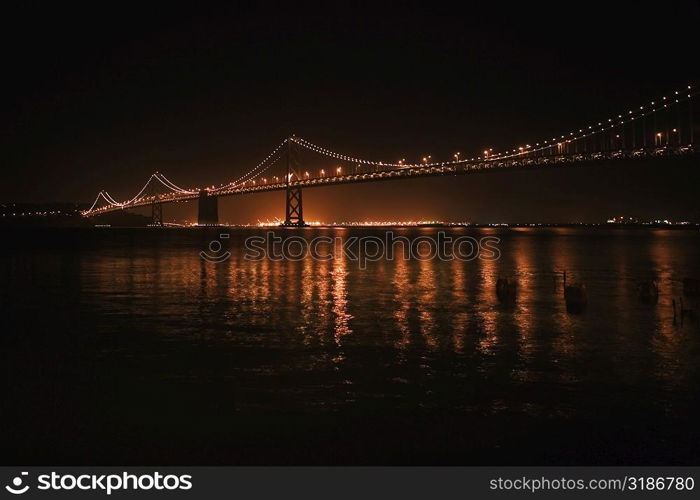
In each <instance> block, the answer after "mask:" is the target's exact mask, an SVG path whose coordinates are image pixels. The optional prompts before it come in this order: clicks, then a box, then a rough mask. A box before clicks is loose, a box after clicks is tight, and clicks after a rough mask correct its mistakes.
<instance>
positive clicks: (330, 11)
mask: <svg viewBox="0 0 700 500" xmlns="http://www.w3.org/2000/svg"><path fill="white" fill-rule="evenodd" d="M75 5H76V6H74V7H67V6H65V5H60V6H52V7H39V6H29V7H21V8H19V7H18V8H14V9H15V10H12V9H13V7H11V8H9V9H10V10H7V9H8V8H7V7H6V8H5V10H6V12H5V14H4V16H3V17H4V22H3V27H2V28H3V29H2V30H0V33H1V34H0V37H2V56H3V57H2V64H3V72H2V73H3V87H4V92H3V93H2V95H3V101H4V102H3V103H2V113H1V115H0V133H1V139H0V146H1V147H2V166H3V168H2V175H3V182H2V183H1V184H0V200H7V201H45V200H70V201H72V200H82V201H92V199H93V198H94V195H95V194H96V193H97V191H98V190H99V189H102V188H106V189H108V190H109V191H110V193H112V194H113V195H114V196H115V197H116V198H118V199H124V198H128V197H130V196H132V195H133V194H134V193H135V191H136V190H137V189H138V188H139V187H140V186H141V185H142V183H143V182H144V180H145V179H146V178H147V177H148V175H150V173H151V172H153V171H155V170H160V171H162V172H164V173H166V174H167V175H168V177H170V178H171V179H172V180H174V181H175V182H177V183H178V184H180V185H183V186H202V185H207V184H213V183H216V184H219V183H222V182H225V181H227V180H231V179H233V178H235V177H236V176H237V175H239V174H240V173H242V172H243V171H245V170H247V169H248V168H250V166H252V165H254V164H255V163H257V162H258V161H259V160H260V159H261V158H262V157H264V156H266V155H267V153H268V152H269V151H270V150H271V148H272V147H274V146H275V145H276V144H277V143H279V141H280V140H281V139H282V138H284V137H286V136H288V135H289V134H290V133H295V134H297V135H299V136H302V137H305V138H307V139H309V140H311V141H312V142H317V143H320V144H324V145H328V146H329V147H331V148H332V149H335V150H339V151H343V152H350V153H353V154H356V155H358V156H361V157H365V158H370V159H377V160H392V161H393V160H397V159H398V158H402V157H405V158H408V159H416V160H417V159H418V158H420V157H421V156H423V155H425V154H431V155H432V156H433V158H435V159H443V158H444V159H449V158H450V156H451V155H452V153H454V152H455V151H461V152H464V153H466V154H468V155H470V156H471V155H476V154H478V152H479V151H481V150H483V149H484V148H485V147H494V148H496V149H502V148H506V147H512V146H515V145H518V144H524V143H528V142H535V141H537V140H539V139H540V138H543V137H549V136H552V135H554V134H560V133H564V132H566V131H568V130H571V129H574V128H579V127H581V126H584V125H587V124H588V123H589V122H594V121H595V122H597V121H599V120H600V119H602V118H606V117H608V116H611V115H613V114H616V113H618V112H624V111H625V110H627V109H630V107H632V106H636V105H639V104H641V103H644V102H646V101H648V100H650V99H652V98H656V97H658V96H660V95H663V94H665V93H668V92H669V91H672V90H675V89H677V88H682V87H684V86H685V85H687V84H689V83H697V81H698V73H699V72H698V68H699V65H698V64H697V56H698V54H697V52H698V51H697V25H698V21H699V20H700V16H699V14H700V6H699V5H700V4H698V3H697V2H688V3H673V2H663V3H656V4H649V5H644V4H641V3H639V2H634V3H629V4H628V5H627V6H617V7H615V6H613V3H612V2H607V3H586V4H580V3H571V4H562V5H561V7H560V8H557V9H552V8H551V7H550V6H549V4H543V5H547V6H546V7H541V8H538V7H533V6H532V5H531V3H527V4H526V6H523V7H520V8H515V7H512V6H510V5H508V4H506V3H500V4H497V5H495V6H494V7H493V8H486V7H480V8H475V7H471V6H467V4H466V3H465V7H464V8H463V9H462V10H455V9H454V8H453V7H448V6H447V5H445V6H442V7H441V6H436V5H433V4H432V3H428V2H423V3H422V4H413V3H405V2H401V3H398V2H397V3H395V4H382V5H380V4H379V3H376V2H375V3H372V4H363V5H365V6H363V7H358V6H357V5H360V4H355V5H354V6H351V4H349V3H348V4H337V5H336V6H328V5H326V4H323V3H318V4H306V5H303V4H301V3H294V4H291V5H293V7H292V6H291V5H284V4H276V3H269V2H267V3H265V4H264V7H261V6H259V4H257V3H251V4H248V5H243V6H238V5H237V6H235V7H231V6H229V7H210V8H204V7H203V6H200V5H199V4H197V11H193V10H191V8H178V7H172V6H165V5H163V6H155V5H154V6H150V7H149V6H147V5H144V4H143V3H141V4H133V5H128V4H125V3H118V4H112V6H111V7H110V6H106V5H103V4H101V3H99V4H92V6H90V7H86V6H82V5H77V4H75ZM256 5H257V6H256ZM694 167H695V164H688V163H685V164H683V165H679V166H672V167H668V168H664V167H659V166H655V165H641V166H638V167H634V166H614V165H612V166H606V167H604V168H603V167H594V168H591V169H589V170H587V171H586V170H583V171H580V170H577V171H572V170H565V171H558V172H551V171H550V172H521V173H513V174H509V175H502V174H493V175H491V174H489V175H483V176H477V177H460V178H449V179H430V180H423V181H401V182H389V183H378V184H374V185H372V184H365V185H357V186H348V187H336V188H327V189H314V190H309V191H307V193H308V194H306V195H305V202H306V204H307V205H306V207H305V209H306V212H307V218H310V219H323V220H326V221H330V220H334V219H335V220H339V219H345V220H359V219H363V218H366V217H373V218H378V219H384V218H409V217H417V218H442V219H452V220H472V221H482V222H485V221H494V220H496V221H504V220H508V221H523V220H528V221H534V220H543V221H568V220H576V219H583V220H594V221H595V220H599V219H600V218H603V217H606V216H608V215H611V214H616V213H618V212H620V211H623V210H624V211H625V213H630V214H636V215H640V216H663V217H674V218H691V219H700V209H699V208H698V206H697V205H698V204H697V203H696V202H695V194H696V193H695V190H696V186H697V184H698V181H699V180H700V176H699V174H698V173H696V172H697V171H698V170H700V169H699V168H694ZM698 167H700V165H698ZM222 208H223V210H222V212H223V213H222V219H223V220H228V221H230V222H251V221H255V219H257V218H265V217H273V216H276V215H282V210H283V195H282V194H281V193H277V194H267V195H262V196H257V195H256V196H246V197H242V198H240V199H235V200H233V199H228V200H226V201H225V202H222ZM168 211H169V212H170V213H169V214H168ZM184 213H185V212H183V210H182V209H177V210H176V209H169V208H168V207H167V206H166V218H175V217H176V216H177V217H180V216H182V214H184Z"/></svg>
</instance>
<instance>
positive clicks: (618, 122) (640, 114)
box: [479, 85, 697, 160]
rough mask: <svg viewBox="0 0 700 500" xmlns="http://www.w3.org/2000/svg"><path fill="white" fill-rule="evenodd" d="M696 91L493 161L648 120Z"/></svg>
mask: <svg viewBox="0 0 700 500" xmlns="http://www.w3.org/2000/svg"><path fill="white" fill-rule="evenodd" d="M694 89H695V87H694V86H692V85H688V86H687V87H686V89H685V92H683V94H681V91H678V90H677V91H675V92H674V93H673V94H672V97H671V98H670V99H669V98H668V97H666V96H664V97H662V98H661V99H660V101H657V100H654V101H651V102H649V103H648V104H645V105H642V106H639V109H637V110H629V111H628V112H627V113H626V114H618V115H617V117H613V118H608V119H607V121H600V122H598V123H597V124H594V125H588V126H586V127H583V128H580V129H579V130H578V132H569V134H568V135H562V136H561V137H560V138H557V137H553V138H552V139H551V141H550V140H549V139H545V140H543V141H541V142H536V143H535V147H534V148H532V146H530V145H529V144H528V145H526V146H525V147H518V148H514V149H512V150H506V151H505V152H503V153H493V156H494V157H497V158H491V159H493V160H495V159H503V158H512V157H514V156H519V155H521V154H523V153H528V154H530V153H534V152H538V151H544V150H546V149H549V148H552V147H555V146H559V145H561V144H564V143H566V144H569V143H572V142H575V141H578V140H581V139H585V138H587V137H591V136H593V135H596V134H599V133H603V132H605V131H606V130H611V129H615V128H617V127H622V126H623V125H625V124H628V123H631V122H633V121H636V120H639V119H642V118H646V117H647V116H649V115H652V114H654V113H656V112H657V111H661V110H662V109H668V107H669V105H673V104H679V103H681V102H685V101H690V99H692V97H693V96H695V95H696V94H697V91H695V90H694ZM599 127H600V128H599ZM577 134H581V135H577ZM479 159H481V158H479Z"/></svg>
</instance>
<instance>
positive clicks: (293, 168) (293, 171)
mask: <svg viewBox="0 0 700 500" xmlns="http://www.w3.org/2000/svg"><path fill="white" fill-rule="evenodd" d="M300 170H301V169H300V165H299V151H298V149H297V143H296V140H295V138H294V136H292V137H290V138H289V139H288V140H287V189H286V203H285V217H284V224H283V225H285V226H292V227H301V226H305V225H306V223H305V222H304V210H303V205H302V199H301V188H300V187H295V186H292V184H291V181H292V179H293V178H294V177H296V178H297V179H301V172H300Z"/></svg>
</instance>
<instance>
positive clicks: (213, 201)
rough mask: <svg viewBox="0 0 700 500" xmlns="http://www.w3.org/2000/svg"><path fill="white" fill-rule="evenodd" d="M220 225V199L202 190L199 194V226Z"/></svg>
mask: <svg viewBox="0 0 700 500" xmlns="http://www.w3.org/2000/svg"><path fill="white" fill-rule="evenodd" d="M218 224H219V198H218V196H212V195H210V194H209V191H207V190H206V189H202V190H201V191H200V192H199V214H198V216H197V225H199V226H216V225H218Z"/></svg>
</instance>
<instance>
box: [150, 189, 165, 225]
mask: <svg viewBox="0 0 700 500" xmlns="http://www.w3.org/2000/svg"><path fill="white" fill-rule="evenodd" d="M155 197H156V199H155V201H154V202H153V205H151V225H152V226H158V227H161V226H163V203H162V202H161V201H160V195H155Z"/></svg>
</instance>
